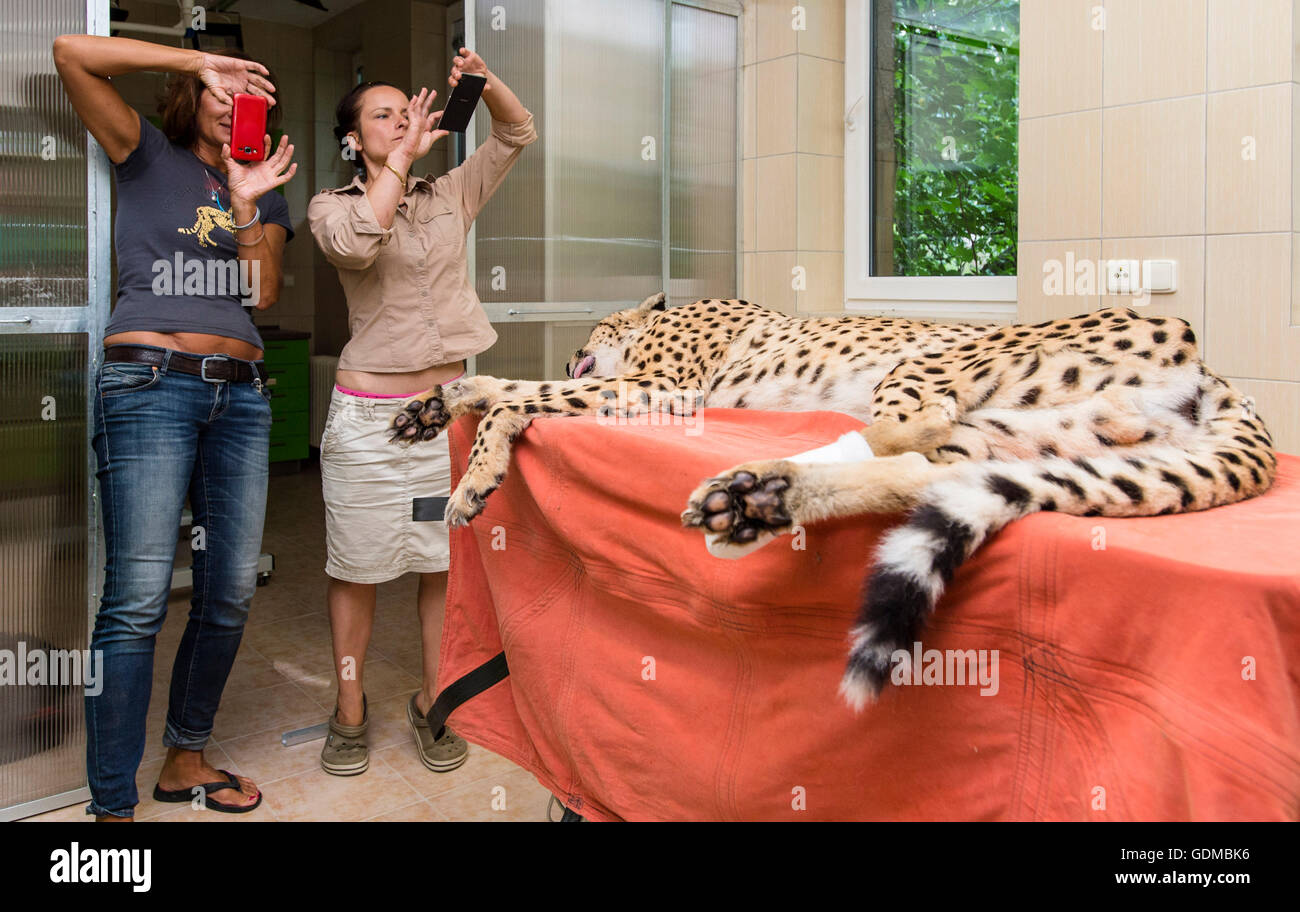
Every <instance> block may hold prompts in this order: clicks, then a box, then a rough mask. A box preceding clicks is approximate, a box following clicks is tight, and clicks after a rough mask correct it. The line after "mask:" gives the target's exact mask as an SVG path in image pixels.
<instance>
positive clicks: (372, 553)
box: [320, 388, 451, 583]
mask: <svg viewBox="0 0 1300 912" xmlns="http://www.w3.org/2000/svg"><path fill="white" fill-rule="evenodd" d="M406 399H407V397H406V396H397V397H391V398H388V397H386V398H383V399H371V398H368V397H362V396H353V395H351V394H349V393H345V392H343V391H342V390H340V389H338V388H335V389H334V392H333V395H332V396H331V397H330V409H329V415H328V417H327V418H326V419H325V430H324V432H323V433H322V434H321V448H320V474H321V489H322V493H323V494H324V498H325V548H326V561H325V572H326V573H327V574H329V575H330V576H331V577H333V578H334V579H338V580H346V581H347V582H352V583H383V582H387V581H388V580H391V579H396V578H397V577H399V576H401V575H402V574H403V573H408V572H412V571H414V572H416V573H438V572H441V571H443V570H446V569H447V568H448V566H449V565H450V550H449V548H448V540H447V524H446V523H444V522H443V521H442V518H441V516H442V511H441V510H438V511H437V515H438V517H439V518H438V519H437V520H436V521H429V520H422V521H416V520H413V519H412V501H413V500H415V499H416V498H420V497H447V496H448V495H449V494H450V493H451V453H450V451H449V450H448V448H447V437H446V435H439V436H438V437H436V438H434V439H433V440H426V441H423V442H421V443H416V444H412V445H410V446H398V445H397V444H394V443H389V442H388V438H389V435H390V434H391V433H392V432H391V431H390V430H389V423H390V422H391V421H392V420H393V416H394V415H395V414H397V412H398V410H399V409H400V408H401V405H402V403H403V402H405V401H406Z"/></svg>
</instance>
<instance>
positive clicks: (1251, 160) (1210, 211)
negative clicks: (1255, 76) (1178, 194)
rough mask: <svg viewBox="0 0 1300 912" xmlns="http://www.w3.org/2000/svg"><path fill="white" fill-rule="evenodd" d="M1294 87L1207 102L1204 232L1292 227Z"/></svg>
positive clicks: (1271, 88) (1228, 94)
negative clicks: (1292, 116) (1292, 110)
mask: <svg viewBox="0 0 1300 912" xmlns="http://www.w3.org/2000/svg"><path fill="white" fill-rule="evenodd" d="M1291 95H1292V83H1289V82H1288V83H1285V84H1283V85H1279V86H1267V87H1263V88H1255V89H1242V90H1240V91H1236V92H1222V93H1217V94H1212V95H1210V96H1208V99H1207V105H1208V107H1207V112H1206V121H1207V125H1206V144H1207V148H1206V161H1207V174H1206V178H1207V180H1208V186H1207V188H1206V211H1205V230H1206V232H1208V233H1210V234H1232V233H1236V232H1242V231H1289V230H1290V229H1291V168H1292V159H1293V157H1294V156H1293V154H1292V148H1291Z"/></svg>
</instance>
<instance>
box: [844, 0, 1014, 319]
mask: <svg viewBox="0 0 1300 912" xmlns="http://www.w3.org/2000/svg"><path fill="white" fill-rule="evenodd" d="M871 3H872V0H845V4H844V6H845V9H844V14H845V33H844V99H845V102H846V110H845V112H844V309H845V310H846V311H849V312H866V313H890V314H898V315H901V316H915V317H927V318H939V319H954V320H967V319H977V320H990V319H991V320H1011V319H1014V318H1015V316H1016V302H1017V296H1016V286H1017V277H1016V276H873V275H871V258H870V254H869V251H870V250H871V249H872V243H873V238H872V231H873V228H872V223H873V222H874V218H873V216H872V213H873V212H874V208H873V207H874V203H875V201H874V199H873V198H872V193H871V189H872V188H871V150H872V148H873V144H872V132H871V131H872V127H873V124H872V119H871V102H870V100H871V98H872V92H873V91H874V87H873V86H872V84H871V76H872V74H871V69H872V68H871V48H872V40H873V37H872V34H871V31H872V27H871V22H872V18H873V17H872V15H871ZM1018 167H1019V163H1017V168H1018ZM1017 180H1018V178H1017ZM861 201H865V203H866V204H865V205H862V204H861ZM1017 246H1018V244H1017Z"/></svg>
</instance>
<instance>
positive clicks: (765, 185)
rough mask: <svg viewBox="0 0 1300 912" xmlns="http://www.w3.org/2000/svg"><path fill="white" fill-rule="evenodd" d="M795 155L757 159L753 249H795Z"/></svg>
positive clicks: (796, 238)
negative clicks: (756, 221) (756, 220)
mask: <svg viewBox="0 0 1300 912" xmlns="http://www.w3.org/2000/svg"><path fill="white" fill-rule="evenodd" d="M796 157H797V156H795V155H774V156H770V157H768V158H760V159H757V168H756V175H757V179H758V184H757V202H756V210H755V211H756V212H757V213H758V223H757V226H756V230H755V235H754V236H755V245H756V246H755V249H757V250H760V251H765V250H794V249H795V247H796V246H797V245H798V236H797V233H796V228H797V224H796V220H795V212H796V208H795V206H796V199H797V197H796V195H795V194H796V192H797V189H798V183H797V180H796V177H795V158H796Z"/></svg>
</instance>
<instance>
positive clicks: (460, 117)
mask: <svg viewBox="0 0 1300 912" xmlns="http://www.w3.org/2000/svg"><path fill="white" fill-rule="evenodd" d="M485 85H487V79H486V78H485V77H483V76H475V75H473V74H472V73H462V74H461V76H460V81H459V82H458V83H457V84H456V87H455V88H453V89H452V90H451V95H450V96H449V97H448V98H447V106H446V107H445V108H443V111H442V119H441V120H439V121H438V123H437V125H436V126H435V127H434V129H435V130H450V131H451V132H452V133H464V132H465V128H466V127H468V126H469V121H470V118H471V117H473V116H474V109H475V108H476V107H478V100H479V96H480V95H482V94H483V86H485Z"/></svg>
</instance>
